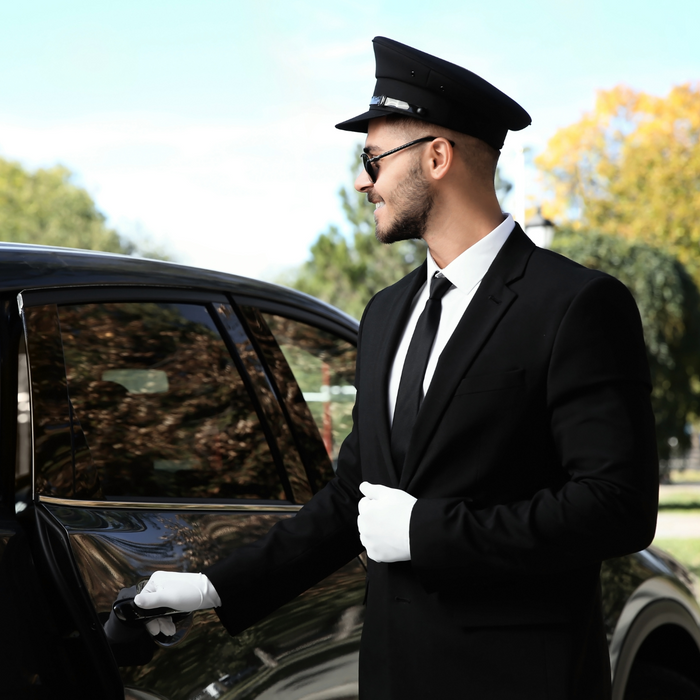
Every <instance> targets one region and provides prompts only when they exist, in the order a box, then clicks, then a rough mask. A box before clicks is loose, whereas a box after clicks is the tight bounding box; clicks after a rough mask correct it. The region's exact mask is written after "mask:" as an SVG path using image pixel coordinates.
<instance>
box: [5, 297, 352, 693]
mask: <svg viewBox="0 0 700 700" xmlns="http://www.w3.org/2000/svg"><path fill="white" fill-rule="evenodd" d="M21 304H22V308H23V321H24V330H25V348H26V363H27V367H28V375H27V376H28V379H27V387H26V393H27V394H28V395H29V396H30V398H31V426H32V431H33V433H32V440H31V445H32V458H33V479H32V481H31V484H30V485H28V486H27V487H26V489H25V493H20V494H18V498H19V501H20V504H21V502H22V499H23V498H24V499H25V500H26V503H27V507H30V508H33V509H34V510H35V512H36V519H37V520H36V521H37V532H38V535H39V536H38V538H37V547H36V551H35V557H38V558H39V559H40V560H41V564H42V566H43V567H44V568H45V570H46V571H47V573H48V576H49V577H50V579H51V585H52V586H54V587H55V588H56V589H60V590H61V591H62V599H63V600H64V604H65V605H66V607H67V608H68V609H69V614H70V615H72V616H73V617H75V618H81V624H82V626H83V627H84V628H85V629H86V630H88V629H93V632H92V635H93V637H94V638H95V643H94V645H93V651H94V652H95V653H94V654H93V656H95V658H93V659H92V663H93V664H95V665H96V666H101V667H103V668H102V671H101V672H102V673H103V674H108V673H111V672H112V671H111V669H110V668H109V661H110V660H111V659H114V660H113V661H112V664H113V666H114V668H115V669H116V667H117V666H118V667H119V670H118V672H117V673H118V677H119V678H120V679H121V681H122V682H123V683H124V685H125V686H126V688H127V691H126V692H127V697H135V698H136V697H138V698H144V697H165V698H169V699H172V700H175V699H179V698H182V699H187V700H193V699H194V698H200V697H201V698H210V697H227V698H229V697H230V698H234V697H236V698H248V697H250V698H252V697H264V698H273V697H285V698H294V697H304V695H305V694H306V695H308V691H309V688H313V689H314V692H317V693H319V695H318V697H329V698H330V697H353V696H354V695H356V656H357V646H358V641H359V633H360V628H361V610H362V608H361V602H362V592H363V585H364V584H363V572H362V568H361V566H360V565H359V564H358V563H353V564H350V565H349V566H348V567H345V568H344V569H343V570H341V571H339V572H337V573H336V574H334V575H333V576H331V577H329V579H327V580H326V581H324V582H322V583H321V584H319V585H318V586H317V587H315V588H314V589H312V590H311V591H308V592H307V593H306V594H304V595H303V596H301V597H300V598H298V599H297V600H295V601H293V602H292V603H290V604H289V605H287V606H285V607H284V608H282V609H281V610H279V611H278V612H277V613H275V614H273V615H271V616H269V617H268V618H266V619H265V620H263V621H261V622H260V623H259V624H257V625H255V626H253V627H251V628H249V629H248V630H246V632H244V633H243V634H241V635H238V636H237V637H230V636H229V635H228V634H227V633H226V632H225V630H224V629H223V627H222V626H221V625H220V624H219V622H218V619H217V617H216V615H215V614H214V613H213V611H201V612H197V613H194V614H193V615H190V616H188V617H187V618H185V619H183V620H180V621H179V622H178V633H177V634H176V635H175V637H173V638H164V637H163V638H160V639H158V640H157V644H155V645H154V644H153V643H152V642H151V640H150V638H149V637H146V636H145V635H141V636H139V637H133V638H132V637H128V638H125V639H122V640H116V641H115V639H112V640H111V643H110V642H109V641H108V640H107V638H106V636H105V634H104V633H103V632H102V625H104V624H105V622H106V621H107V619H108V617H109V613H110V610H111V606H112V603H113V602H114V600H115V599H116V598H117V597H118V596H119V595H123V594H125V592H129V589H132V587H133V586H135V585H138V584H139V583H141V582H143V581H145V580H147V578H148V577H149V576H150V574H151V573H152V572H153V571H156V570H159V569H162V570H171V571H199V570H201V569H202V568H203V567H205V566H207V565H209V564H211V563H213V562H215V561H217V560H218V559H220V558H223V557H225V556H226V554H227V553H228V552H229V551H230V550H231V549H233V548H235V547H238V546H241V545H242V544H245V543H247V542H250V541H253V540H255V539H257V538H258V537H260V536H261V535H262V534H264V533H265V532H266V531H267V530H268V529H269V528H270V527H271V526H272V525H273V524H274V523H275V522H277V521H278V520H279V519H280V518H286V517H290V516H291V515H293V514H294V513H295V512H296V511H297V510H298V509H299V507H300V506H301V504H303V503H304V502H305V501H306V500H308V499H309V498H310V497H311V494H312V491H313V490H314V489H315V488H318V487H319V485H320V484H321V483H322V481H323V479H324V478H327V474H326V475H323V474H321V472H323V466H320V467H319V465H323V463H324V460H319V459H318V453H319V444H320V450H323V443H322V442H321V440H320V437H319V434H318V431H317V432H316V436H315V437H314V436H313V435H312V436H307V437H306V438H304V439H302V442H303V443H304V444H303V445H302V446H301V447H300V438H299V434H298V433H299V431H298V428H297V427H295V426H296V423H295V422H294V420H293V418H292V416H291V415H290V413H291V412H290V409H289V405H288V404H287V403H283V404H281V403H280V399H281V398H283V394H284V392H291V393H294V392H295V391H296V392H299V391H300V390H299V388H298V385H297V384H296V381H295V379H294V377H293V376H291V373H290V370H289V368H288V367H287V368H286V370H284V371H285V372H286V373H287V376H288V377H291V379H290V381H291V383H293V384H294V387H290V386H283V385H280V383H279V382H278V381H277V380H276V379H275V378H274V377H273V376H272V375H271V372H270V368H269V363H268V362H267V360H266V359H265V356H264V355H261V354H258V350H259V345H258V343H257V341H256V340H255V338H254V337H252V333H251V331H250V329H249V326H248V322H247V321H246V320H245V317H240V318H239V316H238V314H237V312H236V310H235V308H234V306H233V304H232V303H231V301H230V300H229V299H228V298H227V297H226V296H224V295H221V294H216V293H199V292H192V291H178V290H164V289H145V288H138V289H136V288H135V289H125V288H118V289H117V288H114V289H109V288H100V289H89V290H88V289H80V290H51V291H48V292H47V291H36V292H25V293H23V294H22V295H21ZM285 364H286V361H285ZM295 387H296V388H295ZM20 390H22V387H20ZM302 401H303V400H302ZM302 405H303V403H302ZM294 410H300V409H299V406H297V407H296V409H294ZM306 410H308V409H306ZM292 412H293V411H292ZM314 439H315V440H316V442H317V443H318V444H317V445H315V446H314V444H313V442H314ZM304 440H305V442H304ZM313 454H315V455H316V456H315V457H313V458H311V457H310V456H309V455H313ZM324 459H325V463H326V464H329V461H328V459H327V457H326V458H324ZM20 507H21V505H20ZM131 592H132V593H133V589H132V591H131ZM242 604H245V601H242ZM105 648H106V650H107V651H105Z"/></svg>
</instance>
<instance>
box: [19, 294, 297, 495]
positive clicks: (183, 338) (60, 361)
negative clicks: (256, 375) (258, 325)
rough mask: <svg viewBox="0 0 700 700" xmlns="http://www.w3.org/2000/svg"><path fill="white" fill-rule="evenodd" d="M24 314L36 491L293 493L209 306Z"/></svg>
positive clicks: (85, 307) (72, 308) (122, 306)
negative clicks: (29, 377) (288, 487)
mask: <svg viewBox="0 0 700 700" xmlns="http://www.w3.org/2000/svg"><path fill="white" fill-rule="evenodd" d="M25 313H26V326H27V347H28V357H29V362H30V376H31V390H32V401H33V414H34V415H33V420H34V431H35V440H34V443H35V463H36V467H37V469H36V471H37V475H36V488H37V490H38V491H39V493H41V494H45V495H53V496H60V497H76V498H106V499H115V498H120V497H149V498H153V497H168V498H223V499H241V498H242V499H264V500H275V499H285V498H286V494H285V489H284V484H283V481H282V479H281V478H280V474H279V472H278V467H277V465H276V463H275V460H274V458H273V455H272V453H271V451H270V447H269V444H268V442H267V439H266V436H265V432H264V430H263V428H262V426H261V423H260V420H259V418H258V415H257V413H256V410H255V406H254V404H253V402H252V400H251V398H250V395H249V393H248V391H247V389H246V387H245V385H244V381H243V379H242V377H241V375H240V373H239V371H238V369H237V367H236V365H235V364H234V361H233V359H232V357H231V355H230V353H229V351H228V349H227V347H226V345H225V343H224V341H223V340H222V338H221V336H220V335H219V332H218V330H217V327H216V324H215V322H214V321H213V319H212V317H211V315H210V314H209V312H208V310H207V307H205V306H204V305H199V304H183V303H164V302H159V303H155V302H154V303H144V302H127V303H102V304H77V305H66V306H55V305H47V306H43V307H33V308H29V309H26V310H25Z"/></svg>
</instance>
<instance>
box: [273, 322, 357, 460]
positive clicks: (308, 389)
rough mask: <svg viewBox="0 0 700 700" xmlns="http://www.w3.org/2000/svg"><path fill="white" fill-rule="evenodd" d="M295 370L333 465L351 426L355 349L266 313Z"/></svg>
mask: <svg viewBox="0 0 700 700" xmlns="http://www.w3.org/2000/svg"><path fill="white" fill-rule="evenodd" d="M263 316H264V317H265V320H266V321H267V324H268V326H269V327H270V330H271V331H272V334H273V335H274V337H275V339H276V340H277V343H278V345H279V347H280V349H281V350H282V352H283V354H284V357H285V359H286V360H287V362H288V364H289V366H290V367H291V369H292V371H293V372H294V377H295V378H296V380H297V383H298V385H299V387H300V389H301V391H302V394H303V396H304V400H305V401H306V403H307V405H308V406H309V409H310V410H311V415H312V416H313V419H314V421H315V423H316V427H317V429H318V432H319V434H320V436H321V439H322V440H323V444H324V446H325V448H326V452H327V453H328V456H329V457H330V458H331V460H332V462H333V465H334V466H335V462H336V460H337V458H338V451H339V450H340V445H341V444H342V442H343V440H344V439H345V437H346V436H347V435H348V433H349V432H350V430H351V429H352V408H353V406H354V404H355V387H354V385H353V382H354V377H355V358H356V349H355V347H354V346H353V345H351V344H350V343H348V342H347V341H346V340H343V339H342V338H339V337H338V336H336V335H334V334H332V333H329V332H328V331H324V330H321V329H319V328H315V327H314V326H309V325H307V324H305V323H301V322H299V321H294V320H292V319H289V318H284V317H282V316H277V315H272V314H263Z"/></svg>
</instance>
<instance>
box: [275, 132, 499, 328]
mask: <svg viewBox="0 0 700 700" xmlns="http://www.w3.org/2000/svg"><path fill="white" fill-rule="evenodd" d="M361 152H362V146H361V145H358V147H357V149H356V151H355V153H354V158H353V164H356V163H357V162H358V161H359V159H360V153H361ZM356 170H357V167H356V165H353V167H352V168H351V175H352V178H353V180H354V178H355V174H356ZM496 187H497V191H498V193H499V195H500V197H505V196H506V195H507V194H508V192H509V191H510V189H511V188H512V185H511V183H509V182H508V181H507V180H505V179H503V178H501V177H500V173H497V175H496ZM338 194H339V196H340V201H341V203H342V206H343V212H344V213H345V218H346V219H347V222H348V223H349V224H350V227H351V233H350V235H349V236H345V235H343V234H342V233H341V231H340V229H339V228H338V227H337V226H335V225H331V226H329V228H328V230H327V231H326V232H325V233H322V234H320V235H319V237H318V238H317V239H316V241H315V242H314V243H313V245H312V246H311V250H310V253H311V257H310V259H309V260H307V261H306V262H305V263H304V264H303V265H302V266H301V268H300V269H298V270H296V271H295V272H294V273H293V276H292V277H291V279H286V280H283V281H284V282H285V283H286V284H288V285H289V286H291V287H294V288H295V289H299V290H300V291H302V292H306V293H307V294H311V295H312V296H315V297H318V298H319V299H323V300H324V301H327V302H328V303H330V304H333V305H334V306H337V307H338V308H340V309H342V310H343V311H345V312H346V313H348V314H350V315H351V316H354V317H355V318H360V316H361V315H362V312H363V311H364V309H365V306H366V305H367V302H368V301H369V300H370V299H371V298H372V296H374V295H375V294H376V293H377V292H378V291H380V290H381V289H384V287H388V286H389V285H390V284H393V283H394V282H396V281H398V280H400V279H401V278H402V277H404V276H405V275H407V274H408V273H409V272H410V271H411V270H413V269H414V268H415V267H417V266H418V265H420V264H421V263H422V262H423V260H425V254H426V253H425V244H424V243H423V242H422V241H401V242H399V243H393V244H391V245H385V244H382V243H379V242H378V241H377V239H376V237H375V235H374V204H370V203H369V202H368V201H367V196H366V195H364V194H361V193H360V192H357V191H356V190H355V189H354V187H353V186H352V184H351V185H349V186H343V187H341V188H340V191H339V193H338Z"/></svg>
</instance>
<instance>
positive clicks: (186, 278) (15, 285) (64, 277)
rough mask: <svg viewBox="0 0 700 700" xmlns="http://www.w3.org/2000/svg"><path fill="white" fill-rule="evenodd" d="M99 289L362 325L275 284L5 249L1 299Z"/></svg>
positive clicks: (86, 255)
mask: <svg viewBox="0 0 700 700" xmlns="http://www.w3.org/2000/svg"><path fill="white" fill-rule="evenodd" d="M95 285H110V286H111V285H122V286H151V287H152V286H160V287H178V288H180V289H182V288H186V289H197V290H203V291H204V290H216V291H219V292H221V291H226V292H230V293H231V294H234V295H236V296H243V297H251V298H255V299H259V300H265V301H270V302H274V303H276V304H284V305H286V306H291V307H295V308H298V309H303V310H305V311H308V312H312V313H314V314H318V315H319V316H322V317H325V318H326V319H328V320H330V321H334V322H335V323H338V324H340V325H341V326H345V327H346V328H348V329H350V330H352V331H356V329H357V325H358V324H357V320H356V319H354V318H352V317H351V316H349V315H348V314H346V313H344V312H342V311H340V310H339V309H337V308H335V307H334V306H331V305H330V304H326V303H325V302H323V301H320V300H319V299H316V298H314V297H312V296H309V295H308V294H304V293H302V292H298V291H296V290H294V289H290V288H288V287H282V286H280V285H277V284H272V283H271V282H263V281H261V280H254V279H250V278H248V277H241V276H239V275H232V274H229V273H226V272H217V271H215V270H205V269H201V268H196V267H190V266H188V265H181V264H179V263H172V262H165V261H163V260H149V259H145V258H136V257H131V256H128V255H119V254H117V253H103V252H97V251H91V250H77V249H73V248H57V247H50V246H43V245H32V244H25V243H0V294H2V295H3V296H6V295H7V294H17V293H19V292H21V291H23V290H26V289H42V288H48V287H78V286H95Z"/></svg>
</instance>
